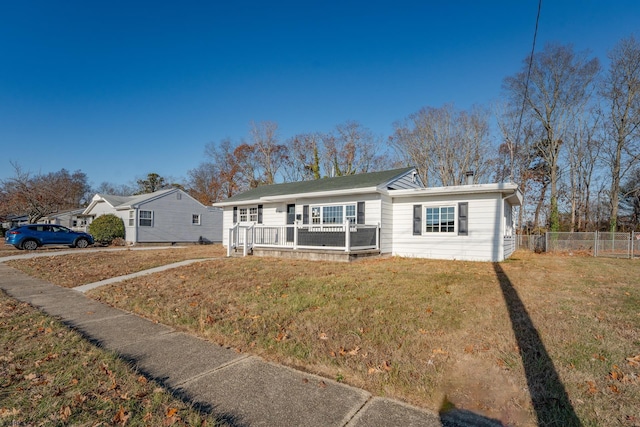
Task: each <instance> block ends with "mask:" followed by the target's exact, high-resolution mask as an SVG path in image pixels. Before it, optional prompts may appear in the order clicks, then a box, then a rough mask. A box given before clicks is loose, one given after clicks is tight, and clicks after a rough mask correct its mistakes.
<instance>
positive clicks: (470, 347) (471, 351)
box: [464, 344, 473, 353]
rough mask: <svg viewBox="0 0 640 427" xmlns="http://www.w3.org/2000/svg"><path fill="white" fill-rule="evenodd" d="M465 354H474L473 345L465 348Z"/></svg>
mask: <svg viewBox="0 0 640 427" xmlns="http://www.w3.org/2000/svg"><path fill="white" fill-rule="evenodd" d="M464 352H465V353H473V344H469V345H468V346H466V347H465V348H464Z"/></svg>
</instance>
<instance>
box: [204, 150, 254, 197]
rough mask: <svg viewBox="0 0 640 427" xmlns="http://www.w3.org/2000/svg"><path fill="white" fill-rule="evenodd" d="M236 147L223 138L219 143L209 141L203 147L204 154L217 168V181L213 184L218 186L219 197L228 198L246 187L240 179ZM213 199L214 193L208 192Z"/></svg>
mask: <svg viewBox="0 0 640 427" xmlns="http://www.w3.org/2000/svg"><path fill="white" fill-rule="evenodd" d="M235 151H236V147H235V146H234V144H233V143H232V142H231V140H230V139H224V140H222V141H221V142H220V143H219V144H215V143H213V142H212V143H209V144H207V145H206V147H205V156H206V157H208V158H209V159H210V161H211V163H213V164H214V165H215V168H216V170H217V177H216V176H215V175H214V177H215V178H216V180H217V181H218V182H217V183H216V184H215V185H213V184H212V185H213V186H219V187H220V196H219V197H221V198H229V197H231V196H233V195H234V194H237V193H238V192H239V191H243V190H245V189H246V188H247V186H245V182H244V181H243V180H242V179H241V167H240V165H239V164H238V161H237V158H236V155H235ZM209 197H210V198H212V199H214V198H215V197H216V195H215V194H209Z"/></svg>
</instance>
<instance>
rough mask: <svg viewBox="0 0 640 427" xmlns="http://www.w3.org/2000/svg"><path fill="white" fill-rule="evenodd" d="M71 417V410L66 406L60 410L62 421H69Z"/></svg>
mask: <svg viewBox="0 0 640 427" xmlns="http://www.w3.org/2000/svg"><path fill="white" fill-rule="evenodd" d="M70 416H71V408H70V407H68V406H65V407H64V408H60V419H61V420H62V421H67V420H68V419H69V417H70Z"/></svg>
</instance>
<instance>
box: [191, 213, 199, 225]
mask: <svg viewBox="0 0 640 427" xmlns="http://www.w3.org/2000/svg"><path fill="white" fill-rule="evenodd" d="M191 224H192V225H200V214H192V215H191Z"/></svg>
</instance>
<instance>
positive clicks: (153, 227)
mask: <svg viewBox="0 0 640 427" xmlns="http://www.w3.org/2000/svg"><path fill="white" fill-rule="evenodd" d="M82 214H83V215H84V216H85V217H89V218H91V220H93V219H94V218H96V217H98V216H100V215H105V214H113V215H116V216H118V217H120V218H122V220H123V221H124V226H125V234H126V236H125V240H126V241H127V243H129V244H143V243H155V244H159V243H172V244H173V243H211V242H221V241H222V210H221V209H220V208H214V207H212V206H205V205H203V204H202V203H200V202H199V201H197V200H196V199H194V198H193V197H191V196H190V195H189V194H188V193H186V192H185V191H183V190H181V189H179V188H169V189H165V190H159V191H156V192H153V193H147V194H141V195H136V196H114V195H110V194H100V193H98V194H96V195H95V196H93V199H92V200H91V203H90V204H89V206H87V208H86V209H85V210H84V212H83V213H82Z"/></svg>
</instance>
